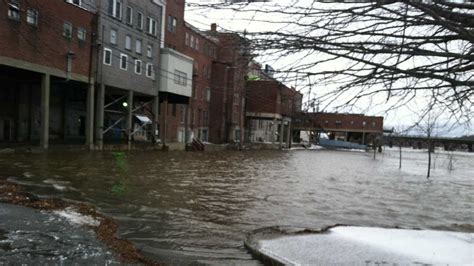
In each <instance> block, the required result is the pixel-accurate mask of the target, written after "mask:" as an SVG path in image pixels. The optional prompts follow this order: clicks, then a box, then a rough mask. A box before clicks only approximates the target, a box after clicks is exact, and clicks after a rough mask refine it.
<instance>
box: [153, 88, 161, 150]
mask: <svg viewBox="0 0 474 266" xmlns="http://www.w3.org/2000/svg"><path fill="white" fill-rule="evenodd" d="M152 108H153V129H152V130H153V132H152V133H153V141H154V142H157V140H158V137H159V132H158V125H159V123H160V119H159V118H160V116H159V113H160V97H159V96H155V97H154V98H153V107H152Z"/></svg>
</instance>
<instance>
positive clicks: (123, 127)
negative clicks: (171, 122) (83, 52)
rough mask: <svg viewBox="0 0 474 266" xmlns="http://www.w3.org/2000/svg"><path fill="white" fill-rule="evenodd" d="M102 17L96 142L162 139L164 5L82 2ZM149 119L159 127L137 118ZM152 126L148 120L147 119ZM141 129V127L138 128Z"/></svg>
mask: <svg viewBox="0 0 474 266" xmlns="http://www.w3.org/2000/svg"><path fill="white" fill-rule="evenodd" d="M81 5H82V7H84V8H86V9H91V10H94V11H95V12H96V13H97V17H98V26H97V41H96V45H97V47H99V49H98V55H97V72H96V77H97V94H96V111H95V113H96V118H95V130H96V136H95V137H96V143H97V146H98V147H99V149H102V147H103V145H104V142H108V143H128V145H129V146H130V145H131V142H132V141H133V140H135V138H134V135H135V133H140V135H143V130H144V128H147V130H146V131H147V132H148V134H145V137H143V136H140V137H139V138H137V139H140V140H147V141H151V140H154V139H155V138H157V137H158V136H157V130H158V116H157V113H158V111H157V110H158V102H159V97H158V90H159V86H160V83H159V81H160V80H159V77H158V75H157V73H158V72H157V70H158V69H159V67H160V49H161V46H162V45H161V43H162V41H163V39H162V36H163V33H162V32H163V16H164V12H165V8H166V5H165V2H164V1H146V0H99V1H95V2H93V1H89V2H86V1H82V2H81ZM137 115H138V116H141V117H148V119H149V120H150V121H152V122H153V123H152V124H153V129H152V127H151V125H149V124H150V122H143V121H142V120H140V119H138V118H137ZM147 121H148V120H147ZM136 124H137V125H138V127H137V125H136Z"/></svg>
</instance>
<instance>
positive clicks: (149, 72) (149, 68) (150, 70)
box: [146, 63, 155, 79]
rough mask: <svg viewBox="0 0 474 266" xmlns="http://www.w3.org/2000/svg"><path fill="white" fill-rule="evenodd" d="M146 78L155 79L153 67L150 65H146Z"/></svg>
mask: <svg viewBox="0 0 474 266" xmlns="http://www.w3.org/2000/svg"><path fill="white" fill-rule="evenodd" d="M146 76H147V77H149V78H152V79H154V78H155V71H154V70H153V65H152V64H150V63H147V64H146Z"/></svg>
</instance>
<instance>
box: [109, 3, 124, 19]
mask: <svg viewBox="0 0 474 266" xmlns="http://www.w3.org/2000/svg"><path fill="white" fill-rule="evenodd" d="M109 14H110V15H112V16H113V17H115V18H118V19H122V0H109Z"/></svg>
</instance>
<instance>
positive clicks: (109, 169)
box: [0, 150, 474, 264]
mask: <svg viewBox="0 0 474 266" xmlns="http://www.w3.org/2000/svg"><path fill="white" fill-rule="evenodd" d="M45 156H46V155H42V154H31V155H29V156H27V157H25V156H20V155H17V154H12V155H9V157H8V158H5V157H1V160H0V169H2V170H3V171H5V173H12V175H15V176H19V178H16V179H15V180H17V181H18V182H20V183H24V184H27V185H28V186H29V187H31V189H32V190H33V192H34V191H37V192H39V193H40V194H47V193H48V191H49V192H50V193H51V191H52V190H54V188H53V187H52V185H57V186H58V185H59V186H67V187H73V188H75V189H77V190H78V192H75V193H74V191H70V190H64V191H61V195H62V196H64V197H68V198H71V199H74V200H85V201H89V202H91V203H93V204H95V205H97V206H98V208H99V209H100V210H101V211H103V212H105V213H107V214H109V215H111V216H112V217H114V218H116V219H117V220H118V222H119V224H120V228H121V229H120V230H121V235H122V236H125V237H127V238H129V239H131V240H132V241H133V242H135V243H136V244H137V245H138V246H139V248H140V249H142V250H144V251H145V252H146V254H148V255H150V256H153V257H155V258H157V259H158V260H162V261H165V262H169V263H173V262H175V263H177V264H180V263H187V262H189V261H200V262H205V263H213V262H214V263H216V262H217V264H222V262H223V261H225V262H231V261H234V262H236V263H237V264H244V263H248V262H253V259H252V257H251V256H250V255H249V254H248V253H247V251H246V250H245V249H244V247H243V239H244V237H245V233H246V232H249V231H251V230H254V229H256V228H260V227H265V226H272V225H293V226H295V225H296V226H300V225H304V226H309V227H319V226H324V225H330V224H334V223H344V224H357V225H385V226H402V227H422V228H434V229H443V230H458V231H471V232H472V231H474V229H473V228H474V226H473V225H472V223H471V221H472V212H468V211H466V210H468V209H471V208H472V204H473V197H472V189H473V188H474V177H473V175H472V169H474V165H473V164H474V160H472V158H473V157H472V156H462V155H456V156H458V158H457V160H458V161H457V164H456V168H455V170H454V171H451V172H448V171H447V170H446V169H444V168H443V167H442V166H443V165H445V162H444V161H443V160H446V158H447V157H445V156H439V157H438V158H437V167H436V169H434V170H433V173H432V178H431V179H430V180H426V178H425V176H424V175H425V171H426V169H425V165H426V164H425V163H426V158H425V154H423V153H419V152H411V151H406V152H404V158H406V160H404V161H403V166H402V170H399V169H398V150H397V151H386V152H385V153H384V154H383V156H378V159H377V160H373V159H372V158H371V154H370V155H369V154H364V153H351V152H338V151H307V150H300V151H288V152H280V151H252V152H221V153H200V154H199V156H196V153H173V152H170V153H160V152H156V153H155V152H147V153H131V154H125V156H124V157H123V160H124V164H125V166H126V167H117V165H116V164H117V162H116V159H115V157H114V156H111V155H110V154H109V153H77V154H76V153H66V154H54V153H52V154H49V155H47V160H46V157H45ZM55 176H56V177H55ZM117 182H120V184H122V185H123V188H124V190H123V191H121V192H119V193H118V192H112V188H113V186H114V185H115V184H117ZM52 194H53V195H54V193H52ZM219 262H221V263H219Z"/></svg>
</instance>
